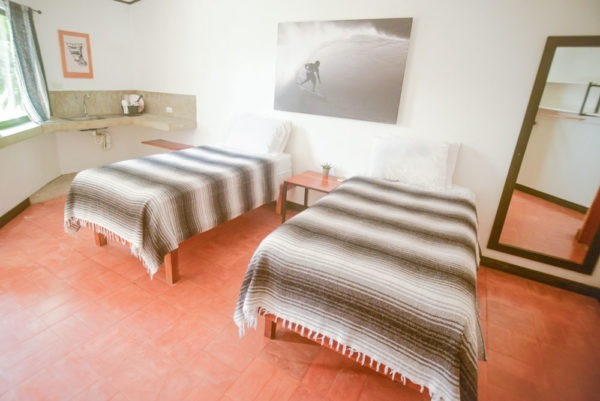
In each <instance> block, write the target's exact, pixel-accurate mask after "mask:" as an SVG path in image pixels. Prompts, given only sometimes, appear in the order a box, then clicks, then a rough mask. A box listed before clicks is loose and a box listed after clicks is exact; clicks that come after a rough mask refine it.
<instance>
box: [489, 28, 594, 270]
mask: <svg viewBox="0 0 600 401" xmlns="http://www.w3.org/2000/svg"><path fill="white" fill-rule="evenodd" d="M599 109H600V36H552V37H549V38H548V40H547V42H546V47H545V49H544V53H543V55H542V60H541V62H540V67H539V70H538V73H537V76H536V79H535V83H534V86H533V90H532V92H531V97H530V99H529V104H528V106H527V111H526V113H525V118H524V120H523V125H522V127H521V133H520V135H519V139H518V141H517V145H516V148H515V153H514V155H513V159H512V162H511V165H510V169H509V172H508V176H507V179H506V183H505V184H504V190H503V192H502V197H501V199H500V204H499V206H498V211H497V213H496V219H495V221H494V226H493V228H492V233H491V235H490V240H489V243H488V247H489V248H490V249H495V250H498V251H502V252H506V253H510V254H513V255H517V256H521V257H524V258H528V259H532V260H536V261H539V262H542V263H546V264H551V265H554V266H559V267H563V268H566V269H570V270H574V271H577V272H581V273H586V274H591V273H592V271H593V270H594V267H595V265H596V263H597V260H598V254H599V252H600V233H599V232H600V230H598V226H599V224H600V114H598V113H599Z"/></svg>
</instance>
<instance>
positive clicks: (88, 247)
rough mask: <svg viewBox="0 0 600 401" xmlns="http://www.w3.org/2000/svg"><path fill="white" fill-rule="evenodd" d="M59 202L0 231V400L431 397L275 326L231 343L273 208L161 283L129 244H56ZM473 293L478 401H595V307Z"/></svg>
mask: <svg viewBox="0 0 600 401" xmlns="http://www.w3.org/2000/svg"><path fill="white" fill-rule="evenodd" d="M63 205H64V198H61V199H56V200H52V201H48V202H45V203H40V204H35V205H33V206H31V207H30V208H28V209H27V210H26V211H25V212H23V213H22V214H20V215H19V216H18V217H17V218H16V219H15V220H13V221H12V222H10V223H9V224H8V225H6V226H5V227H3V228H2V229H0V400H2V401H4V400H15V399H20V400H86V401H90V400H206V401H211V400H221V401H252V400H277V401H286V400H290V401H301V400H302V401H308V400H319V401H321V400H330V401H333V400H344V401H352V400H358V401H367V400H372V401H386V400H426V399H429V397H428V396H427V393H426V392H425V393H423V394H422V393H420V392H418V391H415V390H413V389H411V388H408V387H403V386H402V385H400V384H398V383H394V382H391V381H390V380H388V379H387V378H385V377H383V376H380V375H377V374H375V373H372V372H371V371H369V370H367V369H366V368H362V367H360V366H359V365H357V364H356V363H354V362H352V361H350V360H347V359H345V358H343V357H340V356H338V355H337V354H335V353H333V352H331V351H328V350H324V349H321V348H320V347H319V346H318V345H314V344H312V343H310V342H307V341H305V340H303V339H301V338H299V337H297V336H296V335H294V334H292V333H289V332H286V331H284V330H281V329H280V331H279V332H278V337H277V339H276V340H274V341H271V340H267V339H265V338H264V337H263V335H262V328H259V331H257V332H253V331H251V332H250V333H249V335H247V336H246V337H244V338H242V339H239V338H238V336H237V330H236V327H235V326H234V324H233V322H232V319H231V316H232V313H233V308H234V304H235V301H236V296H237V291H238V287H239V284H240V282H241V278H242V276H243V274H244V271H245V268H246V265H247V262H248V260H249V258H250V256H251V254H252V252H253V250H254V249H255V247H256V246H257V244H258V243H259V242H260V240H261V239H262V238H263V237H264V236H265V235H266V234H267V233H268V232H270V231H271V230H273V229H274V228H275V227H277V225H278V224H279V219H280V217H279V216H277V215H275V214H274V212H273V209H272V207H269V206H266V207H262V208H260V209H257V210H255V211H253V212H250V213H248V214H246V215H244V216H242V217H241V218H238V219H236V220H234V221H232V222H229V223H227V224H224V225H222V226H221V227H219V228H217V229H215V230H212V231H210V232H208V233H205V234H203V235H200V236H197V237H196V238H194V239H192V240H190V241H187V242H186V243H185V244H183V245H182V248H181V251H180V257H181V265H182V279H181V281H180V282H179V283H178V284H177V285H175V286H174V287H169V286H168V285H166V284H165V283H164V278H163V275H164V272H162V271H159V273H158V275H157V277H156V278H155V279H154V280H152V281H150V280H149V278H148V277H147V276H146V274H145V271H144V269H143V268H142V266H141V264H140V262H138V261H137V260H136V259H134V258H133V257H132V256H130V254H129V252H128V250H127V249H126V248H124V247H122V246H120V245H116V244H114V243H110V242H109V245H108V246H106V247H102V248H97V247H95V246H94V244H93V239H92V235H91V233H90V232H89V231H88V230H82V231H80V233H79V234H78V235H77V236H75V237H72V236H68V235H66V234H65V233H64V232H63V230H62V209H63ZM479 296H480V301H481V318H482V326H483V329H484V332H485V336H486V340H487V349H488V361H487V362H481V363H480V385H479V393H480V397H479V399H480V400H489V401H499V400H572V401H576V400H581V401H587V400H592V399H594V398H595V397H598V394H599V392H600V335H599V334H598V333H599V332H600V307H599V304H598V303H597V301H596V300H594V299H592V298H588V297H584V296H581V295H578V294H573V293H569V292H566V291H563V290H559V289H556V288H553V287H549V286H546V285H542V284H538V283H535V282H532V281H528V280H525V279H521V278H518V277H515V276H511V275H508V274H504V273H501V272H497V271H495V270H491V269H487V268H484V267H482V268H480V271H479ZM596 399H598V398H596Z"/></svg>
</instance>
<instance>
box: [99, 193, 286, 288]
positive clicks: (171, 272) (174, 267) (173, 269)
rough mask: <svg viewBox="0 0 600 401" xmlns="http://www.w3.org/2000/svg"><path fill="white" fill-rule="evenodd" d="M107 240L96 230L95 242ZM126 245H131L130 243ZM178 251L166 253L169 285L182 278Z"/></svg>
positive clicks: (277, 210)
mask: <svg viewBox="0 0 600 401" xmlns="http://www.w3.org/2000/svg"><path fill="white" fill-rule="evenodd" d="M282 187H283V185H280V186H279V195H278V196H277V203H276V206H275V213H277V214H281V209H282V200H283V195H282V193H283V191H282ZM107 242H108V241H107V239H106V235H104V234H100V233H98V232H95V231H94V243H95V244H96V245H97V246H104V245H106V244H107ZM126 245H127V246H129V244H126ZM178 251H179V249H175V250H173V251H171V252H169V253H168V254H166V255H165V259H164V264H163V266H164V267H165V281H166V282H167V284H169V285H174V284H175V283H176V282H177V281H179V278H180V275H179V257H178Z"/></svg>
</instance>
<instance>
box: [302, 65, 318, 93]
mask: <svg viewBox="0 0 600 401" xmlns="http://www.w3.org/2000/svg"><path fill="white" fill-rule="evenodd" d="M320 65H321V62H320V61H319V60H317V61H315V62H314V63H306V64H304V70H305V71H306V79H305V80H304V81H302V82H300V83H299V84H298V85H304V84H305V83H307V82H308V81H310V82H312V91H313V92H314V91H315V88H316V87H317V79H318V80H319V83H321V76H320V75H319V66H320Z"/></svg>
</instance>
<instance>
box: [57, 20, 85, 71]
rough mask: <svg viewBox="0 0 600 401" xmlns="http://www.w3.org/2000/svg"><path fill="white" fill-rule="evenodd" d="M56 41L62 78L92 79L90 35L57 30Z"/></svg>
mask: <svg viewBox="0 0 600 401" xmlns="http://www.w3.org/2000/svg"><path fill="white" fill-rule="evenodd" d="M58 41H59V43H60V57H61V61H62V69H63V76H64V77H65V78H93V77H94V69H93V68H92V51H91V48H90V35H88V34H87V33H79V32H70V31H61V30H59V31H58Z"/></svg>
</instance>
